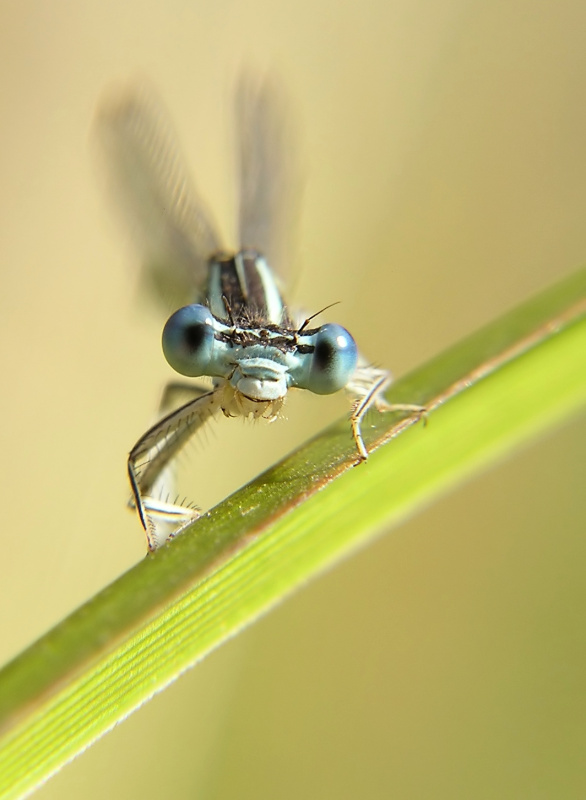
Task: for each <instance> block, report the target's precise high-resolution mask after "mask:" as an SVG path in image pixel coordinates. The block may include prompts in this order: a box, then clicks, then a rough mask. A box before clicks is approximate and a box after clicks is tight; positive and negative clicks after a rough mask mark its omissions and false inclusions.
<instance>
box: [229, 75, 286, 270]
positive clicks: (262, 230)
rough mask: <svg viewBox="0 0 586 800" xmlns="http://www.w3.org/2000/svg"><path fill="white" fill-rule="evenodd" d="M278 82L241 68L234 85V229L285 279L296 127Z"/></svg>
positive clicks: (243, 245) (241, 238) (241, 239)
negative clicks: (236, 200)
mask: <svg viewBox="0 0 586 800" xmlns="http://www.w3.org/2000/svg"><path fill="white" fill-rule="evenodd" d="M292 116H293V114H292V113H291V110H290V108H289V107H288V103H287V100H286V97H285V95H284V92H283V90H282V87H281V86H280V85H279V83H278V82H277V81H275V80H274V79H270V78H264V79H261V78H259V77H258V76H255V75H253V74H250V73H243V74H242V76H241V77H240V80H239V83H238V86H237V89H236V133H237V137H238V139H237V143H238V160H239V181H240V185H239V203H240V207H239V234H240V245H241V246H242V247H247V248H253V249H256V250H259V251H260V252H262V253H263V254H264V255H265V256H266V258H267V260H268V262H269V264H270V265H271V267H272V268H273V269H274V270H275V271H276V272H277V274H278V275H279V276H280V277H281V278H282V279H285V277H286V276H287V273H288V268H289V265H290V261H291V241H292V239H293V232H294V228H295V227H296V221H297V220H296V218H297V208H298V200H299V194H300V185H299V169H298V165H297V163H296V157H295V151H296V147H295V141H294V140H295V139H296V136H295V130H294V126H293V122H292Z"/></svg>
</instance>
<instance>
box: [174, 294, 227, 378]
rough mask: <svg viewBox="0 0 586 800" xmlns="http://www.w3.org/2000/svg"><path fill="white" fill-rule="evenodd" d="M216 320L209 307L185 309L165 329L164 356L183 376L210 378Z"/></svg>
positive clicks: (185, 307)
mask: <svg viewBox="0 0 586 800" xmlns="http://www.w3.org/2000/svg"><path fill="white" fill-rule="evenodd" d="M214 341H215V340H214V318H213V316H212V314H211V313H210V310H209V309H208V308H206V307H205V306H202V305H198V304H194V305H190V306H184V307H183V308H180V309H179V311H176V312H175V313H174V314H172V315H171V316H170V317H169V319H168V320H167V324H166V325H165V327H164V329H163V353H164V354H165V358H166V359H167V361H168V362H169V365H170V366H171V367H173V369H174V370H176V371H177V372H179V373H180V374H181V375H187V376H189V377H190V378H197V377H199V376H201V375H208V374H209V372H208V371H207V369H208V365H209V363H210V360H211V358H212V352H213V349H214Z"/></svg>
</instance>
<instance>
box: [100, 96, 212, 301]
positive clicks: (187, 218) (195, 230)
mask: <svg viewBox="0 0 586 800" xmlns="http://www.w3.org/2000/svg"><path fill="white" fill-rule="evenodd" d="M96 129H97V134H98V136H99V139H100V142H101V144H102V148H103V150H104V151H105V155H106V158H107V162H108V163H107V167H108V169H107V172H108V173H109V178H110V183H111V184H112V188H113V193H114V195H115V198H116V201H117V202H118V204H119V205H120V206H121V209H122V212H123V215H124V217H125V218H126V222H127V224H128V225H129V227H130V232H131V234H132V235H133V238H134V239H135V240H136V244H137V247H138V249H139V253H140V255H141V260H142V267H143V283H144V286H145V288H146V289H147V291H148V292H149V294H151V295H152V297H153V298H154V299H155V300H156V301H157V302H158V304H159V305H161V306H163V308H164V311H165V313H166V314H168V313H169V311H170V310H173V309H174V308H178V307H180V306H182V305H185V304H186V303H193V302H195V301H197V300H200V299H201V291H202V288H203V285H204V283H205V279H206V275H207V260H208V258H209V256H210V255H211V254H212V253H213V252H215V251H217V250H219V249H220V240H219V237H218V235H217V233H216V230H215V227H214V225H213V223H212V222H211V219H210V216H209V215H208V213H207V211H206V210H205V208H204V206H203V204H202V203H201V202H200V201H199V198H198V196H197V193H196V191H195V188H194V186H193V184H192V182H191V181H190V179H189V175H188V172H187V170H186V168H185V167H184V163H183V159H182V157H181V152H180V148H179V146H178V144H177V141H176V138H175V135H174V132H173V130H172V128H171V126H170V124H169V122H168V119H167V114H165V113H164V111H163V110H162V106H161V104H160V103H159V102H158V101H157V99H156V97H155V95H154V93H153V92H152V91H151V90H150V88H148V87H145V86H138V87H136V86H135V87H133V88H131V89H130V90H129V91H126V92H124V93H118V95H117V96H113V95H112V93H109V94H108V95H107V96H106V98H105V99H104V101H103V102H102V103H101V105H100V107H99V111H98V117H97V124H96Z"/></svg>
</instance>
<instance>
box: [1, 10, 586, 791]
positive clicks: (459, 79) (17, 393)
mask: <svg viewBox="0 0 586 800" xmlns="http://www.w3.org/2000/svg"><path fill="white" fill-rule="evenodd" d="M585 26H586V7H585V6H584V5H583V4H581V3H577V2H575V0H573V2H567V1H566V0H561V1H560V0H558V2H544V3H529V2H523V1H522V0H509V2H506V3H504V2H503V3H497V2H489V3H478V2H465V0H451V1H450V0H440V2H437V0H434V1H432V0H421V2H415V3H414V2H409V1H408V0H391V1H390V2H388V1H387V2H382V0H367V2H361V3H358V2H348V1H347V0H344V1H343V2H337V3H332V2H326V1H325V0H315V1H314V2H313V3H309V2H300V3H297V4H284V3H274V2H266V1H265V0H250V1H249V2H247V3H242V2H239V1H238V0H233V2H222V1H221V0H220V1H219V2H214V3H210V2H203V0H191V1H190V2H184V1H182V0H169V2H167V3H165V4H163V3H156V4H155V3H135V2H132V0H131V1H130V2H128V3H125V4H120V3H112V2H108V1H106V0H100V2H95V1H94V0H86V2H84V3H73V2H69V3H67V2H63V0H61V1H59V0H57V1H56V2H53V3H42V2H38V1H37V2H29V3H17V2H14V0H8V1H6V0H5V2H4V3H3V4H2V7H1V9H0V42H1V47H0V53H1V55H0V58H1V62H0V63H1V65H2V69H1V70H0V82H1V91H0V135H1V137H2V147H1V148H0V180H1V185H2V192H1V194H0V204H1V210H0V220H1V222H0V256H1V262H0V269H1V283H0V286H1V291H0V325H1V328H2V330H1V335H0V367H1V370H2V378H3V387H4V388H3V392H2V397H3V410H2V415H1V417H0V445H1V448H2V455H3V457H2V459H1V461H0V486H1V487H2V489H1V490H2V497H3V502H2V522H3V525H2V558H1V560H0V602H1V604H2V613H1V617H0V619H1V635H0V661H5V660H7V659H8V658H10V657H12V656H13V655H15V654H16V653H17V652H18V651H19V650H20V649H22V648H23V647H24V646H26V645H27V644H29V643H30V642H31V641H33V640H34V639H35V638H36V637H37V636H39V635H40V634H42V633H43V632H44V631H45V630H47V629H48V628H49V627H50V626H52V625H53V624H55V623H56V622H58V621H59V620H60V619H61V618H62V617H63V616H65V615H66V614H68V613H69V612H70V611H71V610H73V609H74V608H75V607H76V606H77V605H78V604H80V603H81V602H83V601H84V600H85V599H86V598H88V597H90V596H91V595H92V594H94V593H95V592H96V591H98V590H99V589H100V588H102V587H103V586H104V585H105V584H107V583H108V582H110V581H112V580H114V579H115V578H116V577H117V576H119V575H120V574H121V573H122V572H124V571H125V570H126V569H128V568H130V567H131V566H132V565H133V564H135V563H136V562H137V561H138V560H139V559H141V558H142V557H143V555H144V541H143V537H142V534H141V531H140V528H139V526H138V524H137V522H136V520H135V519H134V518H133V517H132V515H131V514H129V513H128V512H126V511H125V509H124V504H125V501H126V499H127V495H128V488H127V484H126V475H125V456H126V453H127V451H128V450H129V448H130V447H131V446H132V444H133V443H134V442H135V440H136V439H137V438H138V436H139V435H140V434H141V433H142V432H143V431H144V430H145V428H146V426H147V425H148V424H149V422H150V420H151V418H152V414H153V411H154V408H155V406H156V402H157V399H158V394H159V391H160V389H161V386H162V384H163V382H164V381H165V380H166V378H167V377H168V376H169V374H170V372H169V371H168V369H167V367H166V366H165V364H164V361H163V357H162V354H161V352H160V344H159V337H160V324H161V321H160V320H158V319H156V318H155V317H149V316H147V315H146V314H144V313H143V312H142V310H141V309H140V308H139V307H137V304H136V302H135V297H134V295H135V290H134V286H133V278H132V275H133V269H132V267H133V256H132V252H131V251H130V249H129V248H128V246H127V244H126V243H125V241H124V237H123V236H122V235H121V233H120V230H119V228H118V226H117V225H116V224H115V223H114V222H113V221H112V219H111V217H110V215H109V213H108V209H107V208H106V203H105V201H104V198H103V196H102V193H101V192H100V191H99V188H98V184H99V180H98V179H97V176H96V168H95V161H94V160H93V158H92V154H91V147H90V129H91V123H92V118H93V114H94V111H95V107H96V103H97V100H98V97H99V95H100V94H101V92H102V91H103V89H104V87H105V86H106V85H108V84H109V83H111V82H112V81H117V80H121V79H122V80H126V79H128V78H129V77H132V76H133V75H146V76H148V77H149V78H150V79H151V80H152V81H153V83H154V84H155V85H156V86H157V87H158V89H159V91H160V93H161V95H162V96H163V98H164V99H165V102H166V103H167V105H168V107H169V109H170V110H171V112H172V114H173V118H174V120H175V122H176V126H177V129H178V131H179V135H180V138H181V140H182V143H183V146H184V149H185V151H186V152H187V154H188V156H189V159H190V163H191V166H192V168H193V171H194V174H195V175H196V177H197V183H198V186H199V188H200V189H201V190H202V193H203V194H204V195H205V196H206V198H207V199H208V200H209V202H210V205H211V207H212V208H213V209H214V210H215V213H216V217H217V219H218V220H219V222H220V224H221V225H222V226H223V230H225V231H226V238H227V240H228V241H229V242H230V241H231V240H232V235H233V234H232V231H233V225H232V219H233V214H234V199H233V196H232V192H233V188H234V185H233V177H232V174H231V171H232V163H233V160H232V153H231V150H230V146H231V130H230V97H231V91H232V86H233V83H234V76H235V75H236V73H237V71H238V69H239V67H240V66H241V65H242V64H249V65H250V64H252V65H253V66H256V67H258V68H260V69H264V68H271V69H277V70H278V72H279V73H280V75H281V76H282V78H283V81H284V83H285V84H286V85H287V87H288V89H289V91H290V94H291V96H292V98H293V101H294V104H295V107H296V109H297V111H298V115H299V124H300V127H301V130H302V140H303V159H304V164H305V168H306V187H305V193H304V198H303V211H302V216H301V219H300V224H299V232H298V238H297V255H296V262H297V264H298V267H299V273H300V274H299V278H298V280H297V281H296V286H295V295H294V298H293V299H294V300H297V301H298V302H299V303H301V304H302V305H303V306H304V307H306V308H308V309H317V308H321V307H323V306H324V305H327V304H328V303H330V302H332V301H334V300H340V301H342V302H341V305H339V306H337V307H336V309H335V315H333V316H335V319H336V320H337V321H339V322H340V323H342V324H345V325H347V326H348V327H349V328H351V330H352V331H353V333H354V334H355V336H356V338H357V340H358V341H359V343H360V344H361V346H362V348H363V349H364V351H365V352H366V353H367V354H368V355H369V357H370V358H372V359H373V360H375V361H378V362H381V363H384V364H385V365H387V366H389V367H391V368H392V369H393V370H394V371H395V373H396V374H398V375H400V374H402V373H404V372H406V371H407V370H409V369H411V368H413V367H415V366H416V365H417V364H419V363H420V362H421V361H423V360H424V359H427V358H429V357H431V356H433V355H434V354H435V353H437V352H439V351H440V350H442V349H443V348H444V347H446V346H447V345H449V344H450V343H451V342H453V341H455V340H457V339H458V338H459V337H461V336H463V335H465V334H466V333H468V332H470V331H472V330H473V329H475V328H477V327H479V326H480V325H482V324H483V323H484V322H486V321H489V320H491V319H492V318H494V317H495V316H496V315H498V314H499V313H501V312H502V311H504V310H505V309H508V308H510V307H512V306H514V305H515V304H516V303H518V302H519V301H521V300H522V299H524V298H525V297H526V296H528V295H529V294H531V293H534V292H535V291H537V290H539V289H541V288H543V287H545V286H547V285H548V284H549V283H551V282H552V281H554V280H556V279H558V278H559V277H561V276H562V275H564V274H566V273H568V272H570V271H572V270H573V269H575V268H576V267H578V266H580V265H582V264H583V263H584V261H585V260H586V226H585V224H584V219H585V216H586V111H585V109H586V96H585V95H586V90H585V88H584V87H585V86H586V58H585V57H584V30H585ZM231 225H232V227H230V226H231ZM332 318H333V317H332ZM345 409H346V407H345V404H344V400H343V398H335V399H333V400H332V401H325V400H323V399H317V401H315V402H314V400H312V399H311V398H303V397H300V398H297V399H296V400H295V401H294V402H292V403H291V404H290V407H289V409H288V416H289V419H288V420H287V421H281V422H279V423H276V424H275V425H273V426H270V427H268V426H248V427H245V426H242V425H240V424H239V423H238V422H236V421H232V422H229V421H225V422H224V421H220V424H217V425H215V426H214V427H213V430H210V431H209V432H208V433H207V434H206V435H205V436H204V437H203V438H202V440H201V441H200V442H198V443H196V444H195V445H194V446H193V448H191V449H190V453H189V459H190V461H192V462H193V464H194V469H195V474H196V475H197V479H196V481H197V487H198V488H197V493H194V497H195V499H196V500H198V501H201V502H204V503H206V502H207V503H213V502H216V501H218V500H219V499H221V498H222V497H223V496H224V495H225V494H226V493H227V492H229V491H231V490H233V489H235V488H236V487H237V486H239V485H240V484H241V483H242V482H243V481H245V480H246V479H247V478H249V477H252V476H253V475H254V474H256V473H258V472H259V471H260V470H261V469H262V468H264V467H266V466H267V465H269V464H270V463H271V462H272V461H273V460H274V459H275V458H276V457H278V456H279V455H282V454H283V453H285V452H287V451H288V450H289V449H291V448H292V447H294V446H295V445H296V444H297V443H298V442H299V441H301V440H303V439H304V438H306V437H307V436H309V435H310V434H311V433H313V432H314V431H315V430H317V429H319V428H320V427H321V426H322V423H323V421H324V420H326V419H334V418H335V417H336V416H338V415H341V414H342V413H345ZM487 413H490V409H487ZM222 423H223V424H222ZM585 444H586V425H585V423H584V420H583V419H582V420H581V421H576V422H574V423H573V424H572V425H571V426H569V427H566V428H565V429H564V430H561V431H558V432H556V433H555V434H553V435H552V436H550V438H549V439H548V440H547V441H543V442H541V443H540V444H538V445H536V446H534V447H532V448H531V449H530V450H528V451H526V452H524V453H522V454H519V455H517V456H516V457H515V458H513V459H511V460H509V461H508V462H507V463H505V464H503V465H502V466H500V467H499V468H498V469H495V470H493V471H492V472H490V473H489V474H486V475H484V476H482V477H480V478H478V479H476V480H475V481H474V482H473V483H472V484H470V485H468V486H465V487H463V488H462V489H461V490H460V491H459V492H457V493H456V494H453V495H451V496H450V497H448V498H445V499H444V500H443V501H442V502H440V503H438V504H436V505H435V506H434V507H433V508H431V509H428V510H427V511H426V512H425V513H423V514H422V515H420V516H419V517H417V518H416V519H413V520H412V521H411V522H410V523H408V524H406V525H404V526H403V527H402V528H401V529H400V530H398V531H396V532H394V533H393V534H392V536H388V537H383V538H382V539H381V540H380V541H379V542H378V543H376V544H375V545H374V546H372V547H371V548H370V549H369V550H367V551H365V552H363V553H361V554H359V555H358V556H356V557H354V558H352V559H351V560H350V561H348V562H346V563H345V564H343V565H342V566H340V567H338V568H337V569H336V570H335V571H334V572H332V573H330V574H328V575H326V576H325V577H322V578H320V579H319V580H318V581H316V582H314V583H313V584H312V585H310V586H309V587H307V588H306V589H305V590H304V591H303V592H301V593H299V594H298V595H297V596H296V597H295V598H293V599H292V600H289V601H288V602H287V603H286V604H285V605H283V606H282V607H281V608H279V609H278V610H277V611H276V612H274V613H272V614H271V615H269V616H268V617H267V618H266V619H264V620H263V621H262V622H261V623H259V624H257V625H256V626H255V627H254V628H252V629H250V630H249V631H247V632H246V633H245V634H244V635H243V636H240V637H239V638H238V639H236V640H234V641H232V642H230V643H229V644H228V645H226V646H225V647H223V648H221V649H220V650H219V651H217V652H216V653H215V654H213V655H212V656H211V657H209V658H208V659H207V660H206V661H205V662H204V663H203V664H201V665H200V666H198V667H197V668H196V669H195V670H192V671H191V672H190V673H189V674H188V675H186V676H184V677H183V678H182V679H181V680H180V681H178V682H177V683H176V684H175V685H174V686H172V687H171V688H170V689H169V690H167V691H166V692H164V693H163V694H162V695H160V696H158V697H157V698H155V700H153V701H152V702H151V703H149V704H148V705H147V706H145V707H144V708H143V709H141V710H140V711H138V712H137V713H136V714H135V715H134V716H133V717H131V718H130V719H129V720H128V721H127V722H125V723H124V724H122V725H120V726H119V727H118V728H117V729H116V730H115V731H113V732H112V733H111V734H109V735H108V736H106V737H105V738H104V739H102V740H101V741H100V742H99V743H97V744H96V745H95V746H94V747H93V748H92V749H91V750H90V751H88V752H87V753H85V754H84V755H83V756H81V757H80V758H79V759H78V760H77V761H76V762H74V763H73V764H71V765H69V766H68V767H67V768H66V769H65V770H64V771H63V772H62V773H61V774H60V775H58V776H57V777H55V778H54V779H53V780H52V781H51V782H50V783H49V784H48V785H47V786H46V787H45V788H44V789H42V790H41V792H40V794H39V797H41V798H43V800H53V798H55V799H56V798H59V800H69V798H80V797H83V798H103V797H114V798H124V799H125V800H126V799H128V800H134V798H141V799H145V798H150V797H153V798H154V797H156V798H161V797H173V798H176V799H180V798H200V797H205V798H214V800H216V799H217V800H220V799H221V800H224V798H255V800H259V799H260V798H271V799H273V798H280V799H281V798H283V799H288V798H299V797H304V798H324V797H332V798H333V797H335V798H355V797H363V798H387V797H393V798H409V800H413V799H419V798H471V797H473V798H495V797H499V798H520V797H523V798H525V797H531V798H532V800H540V799H541V798H581V797H584V796H585V794H586V774H585V772H584V768H583V767H584V752H585V746H586V735H585V725H584V712H585V710H586V709H585V686H584V683H585V681H584V674H585V668H586V637H585V633H584V612H585V611H586V589H585V581H584V556H585V550H586V547H585V543H584V535H583V534H584V528H585V521H586V510H585V505H586V504H585V502H584V495H583V493H584V445H585ZM203 463H205V465H206V469H205V470H203V469H202V470H201V471H200V470H198V469H197V467H198V464H203ZM226 463H231V464H233V469H232V470H230V471H229V472H228V471H226V469H225V466H222V465H225V464H226ZM204 472H205V475H204Z"/></svg>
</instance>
